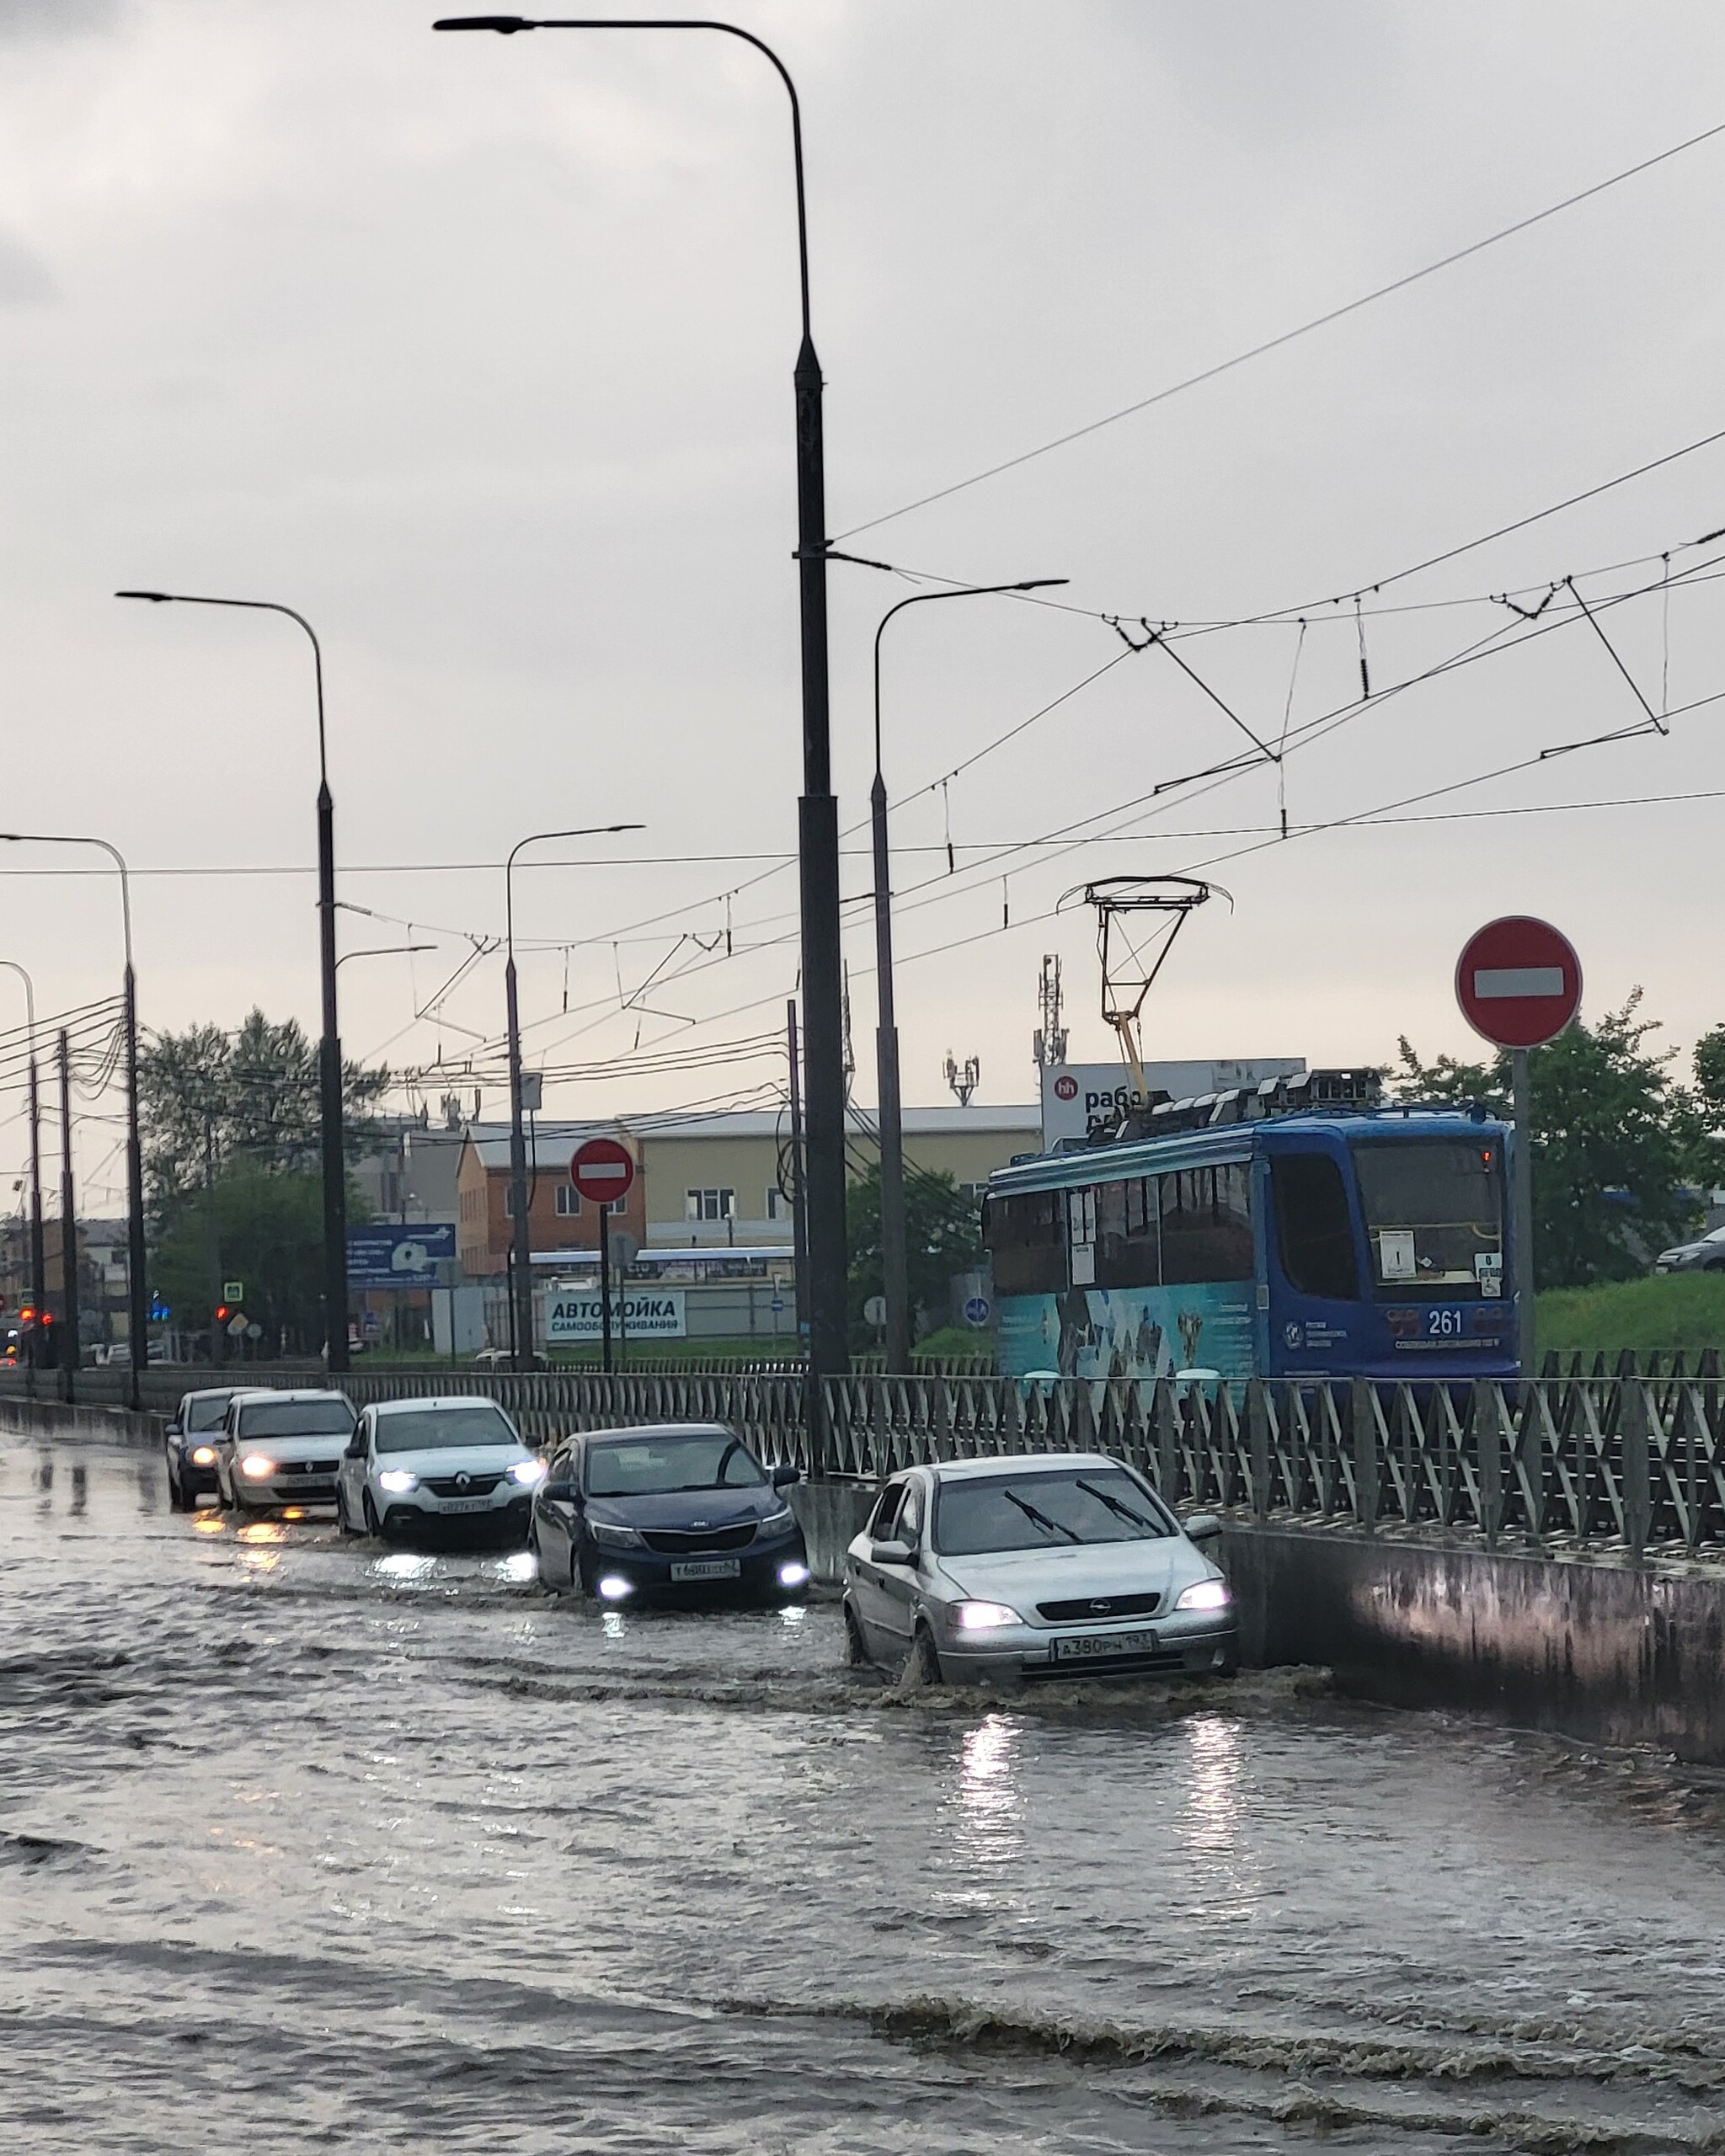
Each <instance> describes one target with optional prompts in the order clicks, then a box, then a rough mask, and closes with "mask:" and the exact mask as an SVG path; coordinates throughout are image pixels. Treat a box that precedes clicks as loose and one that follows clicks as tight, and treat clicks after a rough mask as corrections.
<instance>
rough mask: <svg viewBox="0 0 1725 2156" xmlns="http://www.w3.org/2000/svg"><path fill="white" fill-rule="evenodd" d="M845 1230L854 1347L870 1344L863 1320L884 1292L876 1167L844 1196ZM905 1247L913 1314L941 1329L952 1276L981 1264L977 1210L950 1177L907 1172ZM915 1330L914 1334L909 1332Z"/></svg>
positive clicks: (871, 1166) (915, 1170) (907, 1167)
mask: <svg viewBox="0 0 1725 2156" xmlns="http://www.w3.org/2000/svg"><path fill="white" fill-rule="evenodd" d="M845 1225H846V1234H847V1237H848V1240H849V1243H850V1251H851V1294H850V1302H851V1332H852V1339H853V1340H854V1341H855V1342H856V1343H857V1345H858V1346H864V1345H868V1344H872V1342H873V1337H874V1333H873V1327H872V1326H869V1325H868V1323H867V1321H865V1319H864V1318H863V1305H864V1304H865V1303H866V1302H867V1301H868V1298H869V1297H870V1296H871V1295H878V1294H880V1293H881V1292H882V1289H883V1284H884V1276H883V1273H882V1267H881V1255H880V1165H879V1161H873V1162H871V1163H870V1164H869V1166H868V1169H867V1170H866V1171H864V1173H863V1174H862V1175H861V1176H859V1177H857V1180H856V1181H855V1182H852V1184H851V1185H850V1186H849V1188H848V1190H847V1191H846V1198H845ZM905 1254H906V1271H907V1272H908V1273H909V1276H910V1286H911V1311H912V1314H913V1316H914V1315H915V1313H916V1311H917V1310H922V1311H923V1312H925V1313H926V1314H927V1317H928V1318H929V1319H930V1320H931V1321H932V1322H933V1323H934V1324H936V1325H944V1324H945V1322H946V1316H947V1302H948V1291H949V1284H950V1282H951V1278H952V1276H953V1273H968V1272H969V1270H970V1268H971V1267H973V1266H975V1265H979V1264H980V1263H981V1262H982V1230H981V1222H980V1219H979V1218H978V1215H977V1209H976V1207H975V1204H974V1203H972V1202H971V1200H970V1199H969V1198H966V1197H965V1196H964V1193H963V1192H962V1191H961V1190H960V1189H959V1186H958V1184H957V1183H956V1182H954V1181H953V1178H952V1177H951V1176H949V1175H942V1174H935V1173H932V1172H930V1171H928V1170H927V1169H922V1168H913V1167H911V1166H910V1164H909V1163H908V1162H906V1164H905ZM913 1329H914V1328H913Z"/></svg>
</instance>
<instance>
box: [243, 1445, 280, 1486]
mask: <svg viewBox="0 0 1725 2156" xmlns="http://www.w3.org/2000/svg"><path fill="white" fill-rule="evenodd" d="M239 1471H240V1473H241V1474H242V1475H244V1476H248V1477H249V1478H250V1479H251V1480H252V1481H254V1482H261V1481H264V1479H265V1478H266V1477H267V1476H271V1475H273V1474H274V1473H275V1461H274V1460H271V1459H270V1455H269V1454H268V1453H267V1452H248V1454H246V1455H245V1457H244V1459H243V1460H241V1462H240V1464H239Z"/></svg>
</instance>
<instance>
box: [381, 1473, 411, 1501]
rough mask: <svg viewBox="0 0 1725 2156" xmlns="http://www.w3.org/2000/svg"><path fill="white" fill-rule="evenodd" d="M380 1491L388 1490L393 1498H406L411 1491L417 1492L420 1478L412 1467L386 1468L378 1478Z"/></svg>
mask: <svg viewBox="0 0 1725 2156" xmlns="http://www.w3.org/2000/svg"><path fill="white" fill-rule="evenodd" d="M377 1486H378V1488H379V1489H380V1490H387V1491H388V1492H389V1494H390V1496H391V1497H405V1496H406V1495H407V1493H408V1492H409V1490H417V1489H418V1488H419V1476H417V1475H415V1474H414V1470H412V1468H410V1467H386V1468H385V1469H384V1470H383V1472H382V1474H381V1475H380V1476H378V1477H377Z"/></svg>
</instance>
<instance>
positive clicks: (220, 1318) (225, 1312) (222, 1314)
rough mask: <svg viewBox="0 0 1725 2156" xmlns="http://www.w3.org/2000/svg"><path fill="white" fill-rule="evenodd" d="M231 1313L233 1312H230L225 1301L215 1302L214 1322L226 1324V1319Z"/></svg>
mask: <svg viewBox="0 0 1725 2156" xmlns="http://www.w3.org/2000/svg"><path fill="white" fill-rule="evenodd" d="M232 1315H233V1312H232V1310H230V1309H229V1308H228V1306H227V1304H226V1303H217V1304H216V1324H217V1325H226V1324H227V1321H228V1320H229V1318H231V1317H232Z"/></svg>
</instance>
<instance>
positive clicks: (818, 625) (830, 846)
mask: <svg viewBox="0 0 1725 2156" xmlns="http://www.w3.org/2000/svg"><path fill="white" fill-rule="evenodd" d="M432 27H433V29H440V30H496V31H499V32H500V33H501V34H502V35H504V36H505V37H509V36H513V35H515V34H516V33H517V32H520V31H522V30H716V31H718V32H719V33H720V34H721V35H724V36H726V37H734V38H740V39H741V40H742V41H743V42H744V43H745V45H753V46H754V48H755V50H756V51H757V52H759V53H761V54H762V55H763V56H765V58H766V60H767V61H769V62H770V63H771V65H772V67H773V68H774V69H775V70H776V72H777V75H778V78H779V80H780V81H781V82H782V83H783V84H784V87H785V92H786V94H787V95H788V97H789V99H790V101H791V152H792V157H793V163H794V165H795V171H796V187H797V259H798V274H799V281H800V291H801V298H802V317H803V334H802V343H801V345H800V346H799V348H798V353H797V364H796V368H795V372H794V377H793V379H794V382H795V386H796V427H797V437H796V439H797V554H796V558H797V563H798V580H799V584H800V588H801V611H802V642H803V792H802V796H801V798H800V799H799V800H798V804H797V840H798V867H799V871H800V879H801V910H802V947H803V948H802V956H803V1016H804V1039H805V1042H806V1070H807V1076H808V1086H807V1091H808V1102H807V1111H806V1118H805V1129H806V1149H805V1150H806V1160H807V1173H806V1177H805V1182H806V1187H807V1193H808V1214H809V1276H810V1277H809V1283H808V1284H809V1368H810V1372H811V1374H812V1375H813V1376H814V1377H815V1378H817V1379H818V1378H820V1377H821V1376H825V1375H827V1374H835V1373H838V1372H841V1371H842V1370H843V1369H845V1367H846V1361H847V1359H848V1352H847V1348H846V1315H847V1311H846V1302H847V1280H846V1260H845V1074H844V1025H843V1017H842V1010H841V977H840V969H839V828H838V804H837V803H836V800H835V799H834V798H833V792H832V760H831V753H830V726H829V718H828V701H827V664H826V561H827V539H826V478H825V455H824V451H823V446H822V438H821V381H820V360H818V359H817V358H816V357H815V353H814V336H813V334H812V331H811V329H810V326H809V221H808V214H807V205H806V197H805V193H804V184H803V120H802V111H801V108H800V107H799V105H798V101H797V89H796V85H795V83H793V82H792V80H791V77H790V73H789V71H788V69H787V68H786V67H785V64H784V62H783V61H782V60H781V59H780V58H779V56H778V55H777V53H776V52H775V51H773V49H772V46H771V45H768V44H766V42H765V41H764V40H762V39H761V38H758V37H756V35H754V33H753V32H752V31H750V30H745V29H740V27H739V26H738V25H737V24H734V23H721V22H713V21H709V20H706V19H699V18H690V17H685V16H657V17H647V16H641V17H631V18H628V19H622V20H619V19H615V18H611V17H599V16H591V17H587V16H581V17H574V18H562V19H555V20H546V21H535V20H532V19H529V18H527V17H525V16H521V15H457V16H448V17H446V18H445V19H443V20H442V21H441V22H437V23H435V24H433V25H432ZM814 1393H815V1396H816V1398H817V1399H818V1397H819V1388H818V1385H817V1386H816V1387H815V1388H814ZM815 1442H816V1444H817V1445H818V1444H819V1438H818V1435H817V1437H816V1439H815Z"/></svg>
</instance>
